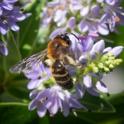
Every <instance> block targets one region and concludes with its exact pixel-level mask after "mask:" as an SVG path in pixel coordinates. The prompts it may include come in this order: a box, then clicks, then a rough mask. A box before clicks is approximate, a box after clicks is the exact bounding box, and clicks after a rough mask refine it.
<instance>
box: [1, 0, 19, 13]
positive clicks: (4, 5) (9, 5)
mask: <svg viewBox="0 0 124 124" xmlns="http://www.w3.org/2000/svg"><path fill="white" fill-rule="evenodd" d="M16 1H17V0H2V1H1V2H0V15H1V14H2V12H3V11H4V9H5V10H12V9H13V4H14V3H15V2H16Z"/></svg>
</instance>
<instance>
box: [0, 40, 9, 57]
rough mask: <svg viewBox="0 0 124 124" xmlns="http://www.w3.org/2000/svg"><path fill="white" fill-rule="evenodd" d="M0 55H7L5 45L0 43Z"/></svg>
mask: <svg viewBox="0 0 124 124" xmlns="http://www.w3.org/2000/svg"><path fill="white" fill-rule="evenodd" d="M0 54H1V55H4V56H7V55H8V49H7V46H6V43H4V42H1V41H0Z"/></svg>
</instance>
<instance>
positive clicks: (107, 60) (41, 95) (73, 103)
mask: <svg viewBox="0 0 124 124" xmlns="http://www.w3.org/2000/svg"><path fill="white" fill-rule="evenodd" d="M66 37H68V38H69V39H70V41H71V43H70V48H69V50H68V52H69V53H68V54H69V56H68V57H69V58H67V59H68V60H70V61H69V63H66V62H65V63H64V61H63V63H64V67H65V68H66V70H67V71H68V73H69V75H70V78H71V79H72V81H73V87H72V88H71V89H69V90H68V89H65V88H63V87H61V86H60V85H58V84H57V81H56V80H55V78H54V76H53V74H52V72H51V68H50V67H46V66H45V65H44V64H43V63H39V64H38V65H37V64H35V63H34V64H33V67H32V70H31V71H30V72H27V73H25V76H26V77H27V78H28V79H29V80H30V81H29V83H28V85H27V87H28V89H29V90H31V93H30V98H31V99H32V101H31V102H30V104H29V110H34V109H37V113H38V115H39V116H40V117H44V116H45V115H46V114H47V113H49V114H50V116H54V115H55V114H57V113H58V112H62V113H63V115H64V116H68V115H69V113H70V110H72V109H74V110H76V109H85V110H87V108H85V107H84V106H83V105H82V104H81V103H80V101H79V100H80V99H81V98H83V96H84V94H85V92H88V93H89V94H91V95H94V96H99V95H100V93H101V92H102V93H108V92H109V91H108V88H107V86H106V85H105V83H104V82H103V81H102V78H103V76H104V73H106V72H107V73H108V72H110V71H111V69H113V68H115V67H116V66H117V65H118V64H119V63H120V60H119V59H116V58H117V56H118V55H119V54H120V53H121V52H122V50H123V47H122V46H118V47H115V48H111V47H108V48H105V43H104V41H103V40H100V41H97V42H95V41H94V35H90V36H83V37H81V36H80V37H77V36H76V35H75V34H73V33H66ZM71 57H73V59H72V58H71ZM46 62H50V60H49V59H48V60H46Z"/></svg>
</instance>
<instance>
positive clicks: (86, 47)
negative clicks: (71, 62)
mask: <svg viewBox="0 0 124 124" xmlns="http://www.w3.org/2000/svg"><path fill="white" fill-rule="evenodd" d="M76 40H77V39H74V38H72V45H71V50H72V51H73V53H74V55H75V56H76V60H77V61H78V63H81V64H82V65H83V68H84V69H85V68H87V67H88V66H89V64H90V63H92V64H91V65H90V66H91V67H89V68H92V67H93V70H92V71H89V72H87V73H86V74H82V79H80V81H79V82H78V83H77V84H78V85H77V88H76V89H77V94H78V96H80V97H81V96H83V95H82V94H84V92H85V90H86V91H88V92H89V93H90V94H91V95H95V96H99V92H103V93H108V89H107V86H106V85H105V83H104V82H103V81H102V78H103V74H104V73H103V72H102V73H101V72H99V70H98V67H96V66H95V65H93V62H94V61H96V59H97V58H98V57H100V56H101V57H102V56H104V55H107V54H108V53H110V54H112V55H113V56H114V57H117V56H118V55H119V54H120V53H121V52H122V50H123V47H122V46H118V47H115V48H111V47H109V48H105V43H104V41H103V40H100V41H97V42H96V43H95V42H94V39H93V37H90V36H89V37H85V36H84V37H79V41H76ZM78 42H79V43H78ZM76 43H77V44H76ZM104 61H109V60H104ZM101 63H102V61H101ZM101 63H100V64H101ZM112 63H113V60H112ZM99 66H100V68H101V65H99ZM94 81H96V82H94ZM81 89H82V92H81Z"/></svg>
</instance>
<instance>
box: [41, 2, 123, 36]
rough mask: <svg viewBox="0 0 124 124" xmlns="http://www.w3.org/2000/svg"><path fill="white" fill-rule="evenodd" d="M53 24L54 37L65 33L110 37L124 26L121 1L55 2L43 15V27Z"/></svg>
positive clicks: (50, 4) (48, 6) (49, 4)
mask: <svg viewBox="0 0 124 124" xmlns="http://www.w3.org/2000/svg"><path fill="white" fill-rule="evenodd" d="M51 24H54V26H55V30H54V31H53V33H52V35H53V34H54V33H56V32H64V31H71V32H73V33H74V32H75V33H78V34H87V33H88V34H96V35H99V34H101V35H108V34H109V32H113V31H115V26H116V25H119V24H121V25H122V24H124V13H123V8H122V7H121V5H120V0H53V1H52V2H48V3H47V6H46V7H45V8H44V10H43V14H42V25H44V26H49V25H51ZM52 26H53V25H52ZM56 27H58V28H57V29H56Z"/></svg>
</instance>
